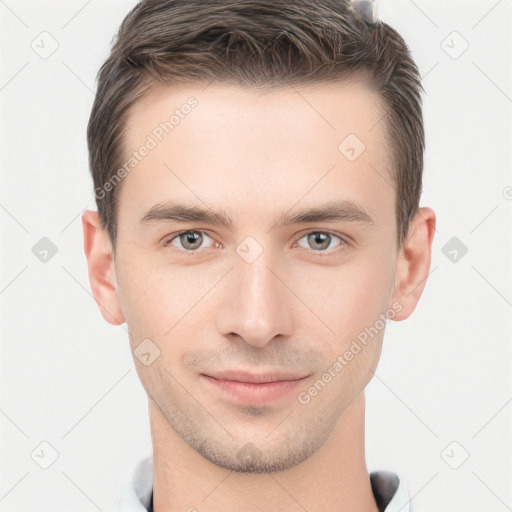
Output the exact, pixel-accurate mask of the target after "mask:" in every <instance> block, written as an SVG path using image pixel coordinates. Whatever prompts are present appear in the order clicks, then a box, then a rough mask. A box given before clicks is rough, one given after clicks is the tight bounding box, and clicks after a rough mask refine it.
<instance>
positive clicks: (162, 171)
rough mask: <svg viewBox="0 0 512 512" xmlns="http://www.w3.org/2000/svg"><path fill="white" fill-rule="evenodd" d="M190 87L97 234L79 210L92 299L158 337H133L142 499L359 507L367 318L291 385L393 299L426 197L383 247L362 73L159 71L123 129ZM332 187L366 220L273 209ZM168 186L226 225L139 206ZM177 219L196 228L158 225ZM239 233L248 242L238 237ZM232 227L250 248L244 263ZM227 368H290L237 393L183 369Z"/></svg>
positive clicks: (406, 301)
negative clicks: (264, 76)
mask: <svg viewBox="0 0 512 512" xmlns="http://www.w3.org/2000/svg"><path fill="white" fill-rule="evenodd" d="M190 96H194V97H195V98H196V99H197V100H198V105H197V107H196V108H195V109H193V111H192V112H191V113H190V114H189V115H188V116H186V118H184V119H181V120H180V123H179V125H177V126H176V127H175V128H174V130H173V131H172V132H171V133H170V134H169V135H167V136H166V137H164V138H163V140H162V141H161V142H160V143H159V144H158V146H157V147H156V148H154V149H153V150H152V151H151V152H150V153H149V154H148V155H147V156H146V157H145V158H144V159H143V160H142V161H141V162H140V163H139V164H138V165H137V166H136V167H135V168H134V169H133V170H132V171H131V172H130V173H129V174H128V175H127V176H126V178H125V182H124V184H123V185H122V189H121V193H120V203H119V227H118V240H117V246H116V251H115V254H113V250H112V244H111V241H110V239H109V237H108V236H107V234H106V232H105V231H104V230H103V229H102V228H101V225H100V222H99V218H98V214H97V213H96V212H94V211H86V212H84V214H83V216H82V223H83V232H84V249H85V254H86V257H87V262H88V268H89V280H90V284H91V289H92V292H93V294H94V297H95V299H96V301H97V303H98V305H99V307H100V311H101V313H102V315H103V317H104V318H105V320H106V321H107V322H109V323H111V324H113V325H119V324H121V323H123V322H126V324H127V326H128V328H129V332H130V336H129V338H130V345H131V349H132V351H134V350H135V349H136V348H137V346H138V345H139V344H140V343H141V342H142V340H144V339H148V338H149V339H150V340H151V342H152V343H153V344H154V345H155V346H156V347H158V349H159V351H160V354H159V356H158V357H157V358H156V359H155V360H154V361H153V362H152V363H151V364H150V365H148V366H146V365H145V364H142V363H141V361H140V360H139V359H138V358H137V357H134V363H135V366H136V369H137V372H138V375H139V378H140V381H141V383H142V385H143V387H144V389H145V390H146V392H147V395H148V400H149V406H148V409H149V417H150V425H151V436H152V441H153V457H154V459H153V460H154V508H155V511H156V512H175V511H185V510H191V511H192V510H196V509H197V510H199V511H201V512H209V511H215V512H220V511H222V512H231V511H233V512H238V511H240V510H244V511H246V512H258V511H264V510H273V511H287V512H294V511H303V510H304V509H306V510H308V511H309V512H314V511H324V510H331V511H340V512H342V511H347V512H348V511H353V510H358V511H362V512H376V511H377V506H376V503H375V500H374V498H373V494H372V491H371V487H370V480H369V475H368V470H367V467H366V462H365V444H364V428H365V423H364V422H365V395H364V388H365V387H366V385H367V384H368V382H369V381H370V380H371V378H372V376H373V372H374V371H375V370H376V367H377V364H378V360H379V357H380V354H381V349H382V341H383V336H384V332H385V328H381V329H380V330H379V332H378V334H377V335H374V337H373V338H371V339H370V341H369V342H368V343H367V344H366V345H365V346H363V345H361V344H359V345H360V346H361V348H362V350H360V351H359V352H358V353H357V355H354V356H353V358H352V360H350V361H349V362H347V364H346V365H344V367H343V369H342V370H341V371H339V372H338V373H336V376H335V377H333V378H332V379H331V380H330V381H329V382H328V383H327V384H326V385H325V387H323V388H322V390H321V391H320V392H317V393H316V395H315V396H311V395H310V401H309V402H308V403H306V404H304V403H301V402H300V401H299V400H298V394H299V393H300V392H306V393H307V392H308V390H309V389H310V388H311V386H313V385H314V383H315V382H318V380H319V379H321V378H322V375H324V374H325V372H326V371H327V369H328V368H329V367H330V368H331V373H332V365H333V363H334V362H335V361H336V360H337V358H338V356H340V355H343V354H344V353H345V352H346V351H347V350H348V349H349V348H350V347H351V343H352V342H353V341H354V340H356V339H357V336H358V334H360V333H361V332H363V331H364V330H365V328H368V327H370V326H373V325H376V321H377V320H378V319H379V315H382V314H387V312H389V311H390V310H392V311H393V313H394V318H393V320H394V321H400V320H403V319H406V318H408V317H409V316H410V315H411V313H412V312H413V311H414V309H415V307H416V304H417V302H418V300H419V298H420V295H421V293H422V291H423V288H424V286H425V283H426V278H427V276H428V273H429V268H430V262H431V247H432V240H433V236H434V231H435V223H436V219H435V214H434V212H433V211H432V210H431V209H430V208H427V207H423V208H420V209H419V211H418V213H417V214H416V215H415V217H414V218H413V220H412V222H411V225H410V228H409V233H408V237H407V239H406V240H405V242H404V243H403V244H402V246H401V247H398V245H397V225H396V218H395V201H396V196H395V191H394V190H393V188H392V187H391V186H390V185H389V183H391V178H390V175H389V165H390V162H389V154H388V144H387V141H386V132H385V123H384V122H379V120H380V119H382V116H383V112H384V111H385V108H384V105H383V104H382V103H381V99H380V97H379V96H378V95H377V93H375V92H373V91H372V90H371V89H370V88H369V87H367V86H366V85H365V83H363V82H361V81H355V82H352V83H349V82H345V83H337V84H335V85H333V84H330V85H328V84H320V85H315V86H311V85H310V86H307V87H302V88H300V89H297V88H296V89H292V88H288V89H282V90H276V91H272V92H265V93H263V92H262V91H255V90H249V89H242V88H241V87H237V86H230V87H228V86H223V85H210V86H208V87H207V88H205V85H204V84H192V85H190V84H189V85H186V86H185V85H180V86H172V87H163V86H159V87H158V88H155V89H154V90H153V91H152V92H151V93H150V94H149V95H147V96H146V97H145V98H143V99H142V100H141V101H140V102H139V103H138V104H137V105H136V106H135V107H134V109H133V110H132V111H131V113H130V117H129V120H128V127H129V130H128V134H127V142H128V148H130V149H131V150H136V149H137V148H139V147H140V146H141V145H142V144H144V141H145V140H146V137H147V136H148V134H150V133H151V132H152V130H153V129H154V128H155V126H157V125H158V124H159V123H160V122H162V121H164V120H166V119H168V117H169V113H172V111H174V110H175V109H176V108H178V107H180V105H183V104H184V103H186V101H187V99H188V98H189V97H190ZM351 133H353V134H356V135H357V136H358V137H359V139H360V140H362V141H363V142H364V144H365V146H366V149H365V151H364V152H363V153H362V154H361V155H360V156H359V157H358V158H357V159H356V160H355V161H352V162H351V161H349V160H348V159H347V158H346V157H345V156H344V155H343V154H342V153H341V152H340V151H339V149H338V146H339V144H340V143H341V142H342V141H343V140H344V139H345V137H347V135H348V134H351ZM372 166H373V168H372ZM375 169H376V170H378V171H379V172H376V170H375ZM383 177H384V178H383ZM340 199H342V200H346V201H351V202H352V203H356V204H357V205H358V206H359V207H360V208H361V209H363V210H364V211H365V212H366V213H367V214H368V215H369V216H370V217H371V218H372V219H373V222H363V221H355V220H347V219H345V220H330V221H322V222H318V221H315V222H305V223H301V224H290V225H286V226H282V225H280V224H279V220H280V219H281V218H282V217H283V216H284V215H285V214H293V213H296V212H297V211H298V210H301V209H303V208H305V207H313V206H319V205H322V204H324V203H327V202H329V201H337V200H340ZM168 200H174V201H180V202H183V203H186V204H188V205H197V206H203V207H204V206H206V207H209V208H211V209H212V210H214V211H220V210H223V211H225V212H227V213H228V214H229V215H230V216H231V218H232V220H233V226H232V228H231V229H228V228H227V227H226V226H223V225H214V226H212V225H207V224H205V223H203V222H197V221H187V222H178V221H175V220H166V221H151V222H146V223H141V222H140V219H141V218H142V217H143V216H144V214H145V213H146V212H147V211H148V210H149V209H150V208H151V207H152V206H154V205H155V204H157V203H160V202H163V201H168ZM187 230H188V231H191V230H192V231H193V233H194V232H198V233H197V235H196V236H197V238H198V240H196V241H194V238H193V233H192V235H190V234H189V238H187V237H186V236H184V237H181V238H180V237H179V236H178V237H177V235H178V234H179V233H183V232H186V231H187ZM311 233H313V234H314V233H317V234H319V235H317V236H316V237H315V236H314V235H313V236H312V237H308V236H307V235H308V234H311ZM322 234H325V235H324V236H323V237H322V236H321V235H322ZM201 235H202V238H201ZM326 235H327V236H326ZM329 235H331V238H329ZM248 236H250V237H253V238H254V240H255V241H256V242H255V243H256V244H258V245H251V246H245V245H244V243H242V242H244V241H245V239H246V237H248ZM171 239H172V240H173V241H172V244H170V245H167V246H166V245H164V242H166V241H169V240H171ZM329 242H330V245H329ZM251 243H253V242H251ZM239 247H244V248H249V251H250V252H251V251H252V252H251V254H253V255H254V254H256V252H255V250H256V249H255V247H256V248H258V247H259V248H260V249H262V253H261V254H260V255H259V257H257V258H256V259H255V260H254V261H252V262H250V263H249V262H247V261H246V260H245V259H244V258H243V257H241V256H240V254H243V253H239V252H237V248H239ZM187 251H188V253H190V254H186V253H187ZM393 305H394V306H393ZM396 309H399V310H400V311H399V312H397V311H396ZM381 318H382V317H381ZM228 369H236V370H240V369H246V370H248V371H250V372H252V373H261V372H266V371H270V372H275V373H279V372H280V371H289V372H293V373H294V374H297V375H301V376H305V377H306V378H305V379H304V380H303V381H301V382H300V383H299V384H298V385H297V387H296V388H294V390H293V391H292V392H290V393H288V394H286V395H285V396H283V397H281V398H279V399H278V400H267V401H263V402H261V403H251V404H250V405H247V404H241V403H239V402H237V401H236V400H234V399H233V398H232V397H230V396H228V395H227V394H225V393H224V392H222V391H221V390H220V389H218V387H217V386H213V385H212V384H211V383H210V382H208V381H206V380H205V378H204V376H202V374H209V375H211V374H212V373H214V372H218V371H220V370H228ZM244 450H245V451H244ZM244 453H245V455H246V457H245V459H244V458H243V457H241V455H240V454H244ZM247 454H249V455H248V456H247Z"/></svg>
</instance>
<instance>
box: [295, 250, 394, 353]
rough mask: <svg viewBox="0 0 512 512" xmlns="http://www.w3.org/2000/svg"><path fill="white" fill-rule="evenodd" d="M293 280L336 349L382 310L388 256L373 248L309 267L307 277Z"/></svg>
mask: <svg viewBox="0 0 512 512" xmlns="http://www.w3.org/2000/svg"><path fill="white" fill-rule="evenodd" d="M296 282H297V283H299V282H300V286H299V287H298V289H297V295H298V296H299V297H301V299H302V300H303V302H304V303H305V304H307V305H308V306H309V307H310V309H311V311H313V313H314V314H315V315H316V316H317V317H318V318H319V319H321V320H322V321H323V322H324V323H325V324H326V326H327V327H328V328H329V329H327V327H326V328H325V329H324V331H325V336H324V339H326V338H327V339H329V338H333V340H334V341H333V345H332V346H333V347H336V350H338V351H339V350H340V348H343V346H345V345H347V344H348V345H350V342H351V340H352V339H355V338H356V337H357V335H358V334H359V333H360V332H361V331H363V330H364V329H365V328H367V327H370V326H372V325H374V324H375V322H376V320H377V319H379V318H380V315H381V314H382V313H385V312H386V310H387V308H388V301H389V296H390V294H391V291H392V282H393V271H392V258H389V257H388V258H386V257H384V255H383V254H378V253H377V252H376V251H374V252H368V253H367V254H365V255H363V254H362V253H361V254H359V255H356V257H354V258H352V259H351V260H350V261H347V262H346V263H344V264H341V265H340V266H338V267H319V266H318V267H316V268H314V267H312V270H311V271H310V272H308V278H307V279H304V278H303V279H302V280H300V281H296ZM314 320H315V326H316V325H318V319H316V318H315V319H314ZM330 331H334V333H335V335H334V337H333V336H331V335H332V332H330Z"/></svg>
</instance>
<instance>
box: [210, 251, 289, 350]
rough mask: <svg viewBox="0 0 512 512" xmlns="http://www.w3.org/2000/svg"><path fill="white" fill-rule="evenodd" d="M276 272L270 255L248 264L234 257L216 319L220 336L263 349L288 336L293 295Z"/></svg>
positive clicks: (278, 272) (276, 267)
mask: <svg viewBox="0 0 512 512" xmlns="http://www.w3.org/2000/svg"><path fill="white" fill-rule="evenodd" d="M279 268H280V267H279V266H277V264H276V259H275V258H272V255H271V254H270V251H263V253H262V254H261V255H260V256H259V257H258V258H257V259H256V260H255V261H253V262H251V263H249V262H247V261H245V260H244V259H243V258H242V257H239V256H238V254H236V253H235V255H234V269H233V270H232V271H231V272H229V274H228V275H227V276H226V279H227V283H225V285H224V287H223V288H222V290H223V291H222V293H223V294H224V296H223V298H222V301H221V306H220V308H219V310H218V311H217V316H216V324H217V329H218V330H219V332H220V333H221V334H222V335H224V336H228V337H229V336H231V337H232V336H235V335H237V336H239V337H240V338H242V339H243V340H244V341H245V343H247V344H248V345H252V346H253V347H264V346H265V345H266V344H267V343H269V342H270V341H272V340H273V339H274V338H276V337H277V336H279V335H281V336H284V337H288V336H290V335H291V334H292V332H293V316H292V306H293V304H292V303H291V301H292V300H293V293H292V292H291V291H290V290H289V289H288V288H287V286H286V284H285V282H286V275H284V274H285V272H280V271H279ZM283 277H284V278H283ZM283 281H284V282H283Z"/></svg>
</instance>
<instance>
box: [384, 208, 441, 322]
mask: <svg viewBox="0 0 512 512" xmlns="http://www.w3.org/2000/svg"><path fill="white" fill-rule="evenodd" d="M435 229H436V216H435V213H434V211H433V210H432V209H431V208H427V207H423V208H419V209H418V211H417V212H416V215H415V216H414V218H413V219H412V220H411V224H410V226H409V232H408V235H407V238H406V239H405V240H404V243H403V244H402V247H401V249H400V252H399V254H398V258H397V262H396V272H395V286H394V290H393V293H392V295H391V299H390V304H393V303H396V302H398V303H399V304H401V306H402V309H401V311H400V312H399V313H397V314H396V315H395V317H394V320H405V319H406V318H409V316H410V315H411V314H412V312H413V311H414V310H415V309H416V305H417V304H418V301H419V299H420V297H421V294H422V293H423V289H424V288H425V284H426V282H427V278H428V275H429V272H430V263H431V259H432V242H433V240H434V233H435Z"/></svg>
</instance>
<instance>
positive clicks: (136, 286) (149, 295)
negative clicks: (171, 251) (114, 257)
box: [117, 253, 217, 340]
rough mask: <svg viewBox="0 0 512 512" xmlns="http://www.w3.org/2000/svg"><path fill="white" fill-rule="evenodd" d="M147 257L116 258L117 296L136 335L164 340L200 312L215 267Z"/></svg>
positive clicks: (210, 284)
mask: <svg viewBox="0 0 512 512" xmlns="http://www.w3.org/2000/svg"><path fill="white" fill-rule="evenodd" d="M132 254H133V253H132ZM148 261H150V258H136V257H133V258H131V260H130V261H129V262H128V261H120V262H119V270H118V271H117V272H118V282H119V300H120V303H121V307H122V309H123V313H124V315H125V318H126V321H127V324H128V325H129V327H130V328H133V329H136V331H137V333H138V334H139V336H143V337H152V336H153V337H154V338H155V339H157V340H158V339H160V340H165V339H168V338H170V337H171V336H172V334H173V331H174V332H177V331H178V330H179V329H180V327H182V326H185V325H187V324H188V323H189V321H190V318H192V317H193V316H194V315H195V314H198V313H199V311H196V309H197V307H200V304H199V303H200V302H201V301H202V299H203V298H204V297H205V295H206V294H207V293H208V290H209V289H210V288H211V287H212V286H213V284H214V283H215V281H216V280H217V278H216V277H215V273H216V271H215V270H214V269H210V270H209V271H208V272H206V273H205V272H198V271H197V270H194V269H192V267H186V266H183V267H178V266H172V265H165V264H164V265H162V264H161V263H160V264H158V265H156V264H155V265H150V264H148V263H147V262H148ZM199 314H200V313H199ZM133 329H131V330H133Z"/></svg>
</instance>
